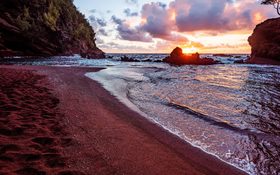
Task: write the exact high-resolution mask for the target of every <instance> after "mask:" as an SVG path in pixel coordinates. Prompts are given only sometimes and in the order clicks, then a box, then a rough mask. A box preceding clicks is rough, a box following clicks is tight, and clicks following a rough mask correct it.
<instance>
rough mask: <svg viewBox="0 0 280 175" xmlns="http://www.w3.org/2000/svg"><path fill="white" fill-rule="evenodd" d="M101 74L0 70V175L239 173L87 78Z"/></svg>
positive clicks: (36, 68)
mask: <svg viewBox="0 0 280 175" xmlns="http://www.w3.org/2000/svg"><path fill="white" fill-rule="evenodd" d="M98 70H99V69H95V68H61V67H39V66H0V81H1V85H0V87H1V91H0V109H1V110H0V117H1V118H0V174H1V173H2V174H5V173H6V174H32V173H33V174H60V175H66V174H89V175H91V174H232V175H234V174H244V172H242V171H240V170H238V169H237V168H235V167H233V166H230V165H228V164H226V163H224V162H222V161H221V160H219V159H217V158H216V157H214V156H211V155H209V154H206V153H205V152H203V151H201V150H200V149H198V148H195V147H192V146H191V145H190V144H188V143H186V142H184V141H182V140H181V139H179V138H178V137H176V136H174V135H172V134H170V133H169V132H167V131H165V130H164V129H162V128H161V127H160V126H158V125H156V124H153V123H151V122H150V121H148V120H147V119H145V118H144V117H142V116H140V115H139V114H137V113H135V112H134V111H132V110H130V109H129V108H127V107H126V106H125V105H123V104H121V103H120V102H119V101H118V100H117V99H116V98H114V97H113V96H112V95H110V93H109V92H107V91H106V90H104V89H103V88H102V87H101V86H100V85H99V84H98V83H97V82H94V81H92V80H91V79H89V78H87V77H86V76H84V74H85V73H86V72H94V71H98ZM30 172H31V173H30Z"/></svg>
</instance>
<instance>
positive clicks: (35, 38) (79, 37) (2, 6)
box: [0, 0, 103, 57]
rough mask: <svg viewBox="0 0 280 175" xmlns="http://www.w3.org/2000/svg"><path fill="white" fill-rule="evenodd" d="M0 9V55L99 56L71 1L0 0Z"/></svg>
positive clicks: (81, 15) (85, 24)
mask: <svg viewBox="0 0 280 175" xmlns="http://www.w3.org/2000/svg"><path fill="white" fill-rule="evenodd" d="M0 11H1V13H0V36H1V41H0V56H6V55H11V56H12V55H69V54H76V53H77V54H82V55H88V56H92V57H101V56H103V52H102V51H101V50H99V49H98V48H97V47H96V44H95V33H94V31H93V29H92V27H91V26H90V24H89V23H88V21H87V20H86V19H85V17H84V15H83V14H81V13H80V12H79V11H78V10H77V9H76V7H75V6H74V5H73V1H72V0H1V2H0Z"/></svg>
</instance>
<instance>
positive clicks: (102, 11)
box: [74, 0, 277, 53]
mask: <svg viewBox="0 0 280 175" xmlns="http://www.w3.org/2000/svg"><path fill="white" fill-rule="evenodd" d="M74 3H75V5H76V6H77V7H78V9H79V10H80V11H81V12H82V13H83V14H85V16H86V17H87V18H88V20H89V22H90V23H91V25H92V26H93V28H94V30H95V32H96V33H97V36H96V38H97V45H98V47H100V48H101V49H102V50H104V51H105V52H107V53H169V52H171V51H172V49H173V48H174V47H176V46H180V47H182V48H183V49H184V51H185V52H200V53H250V47H249V45H248V42H247V38H248V36H250V34H251V33H252V31H253V29H254V27H255V25H256V24H258V23H260V22H262V21H264V20H265V19H267V18H271V17H277V14H276V11H275V10H274V9H273V7H272V6H264V5H260V2H259V1H257V0H158V1H153V0H74Z"/></svg>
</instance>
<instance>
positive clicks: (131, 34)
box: [112, 16, 152, 42]
mask: <svg viewBox="0 0 280 175" xmlns="http://www.w3.org/2000/svg"><path fill="white" fill-rule="evenodd" d="M112 21H113V22H114V23H115V24H116V25H117V31H118V33H119V36H120V38H121V39H123V40H128V41H140V42H151V41H152V38H151V36H149V35H148V34H147V33H145V32H144V31H142V30H141V29H140V28H138V27H136V28H131V27H130V26H129V25H127V24H126V23H125V22H124V21H123V20H121V19H119V18H117V17H116V16H112Z"/></svg>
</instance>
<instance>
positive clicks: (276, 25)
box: [248, 18, 280, 64]
mask: <svg viewBox="0 0 280 175" xmlns="http://www.w3.org/2000/svg"><path fill="white" fill-rule="evenodd" d="M248 41H249V44H250V45H251V47H252V54H251V58H250V60H249V62H250V63H265V64H270V63H271V64H280V18H274V19H268V20H266V21H264V22H263V23H261V24H259V25H257V26H256V28H255V30H254V32H253V34H252V35H251V36H250V37H249V39H248Z"/></svg>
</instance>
